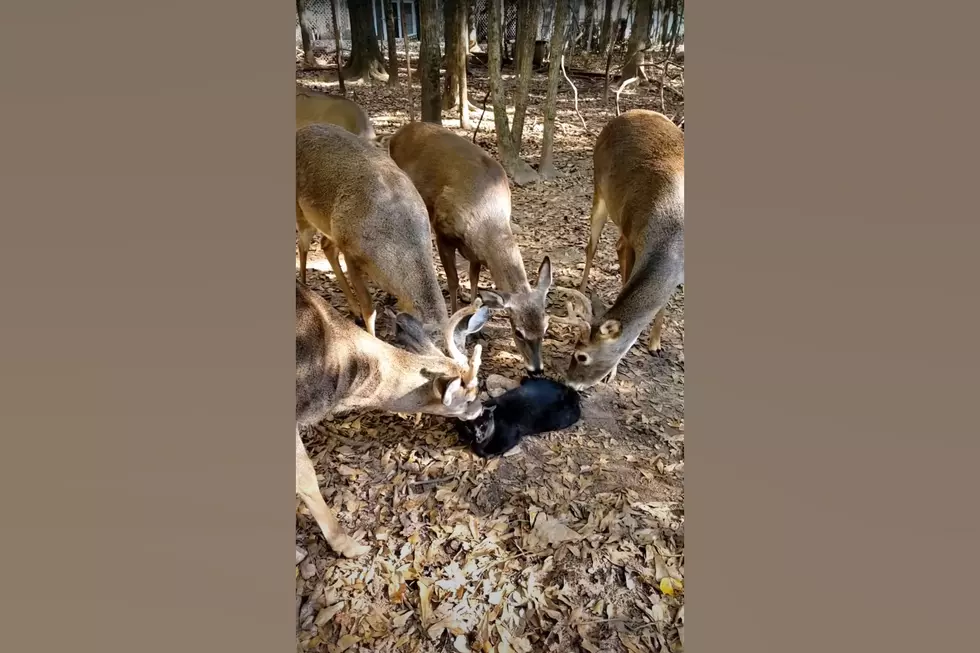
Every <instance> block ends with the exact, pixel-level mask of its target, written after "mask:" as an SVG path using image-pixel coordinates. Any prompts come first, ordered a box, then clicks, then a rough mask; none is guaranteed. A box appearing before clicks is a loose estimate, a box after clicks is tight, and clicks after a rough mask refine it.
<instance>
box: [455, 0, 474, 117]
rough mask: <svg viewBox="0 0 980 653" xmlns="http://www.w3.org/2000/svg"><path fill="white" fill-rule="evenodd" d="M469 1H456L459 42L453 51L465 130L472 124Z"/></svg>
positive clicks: (460, 113) (460, 115)
mask: <svg viewBox="0 0 980 653" xmlns="http://www.w3.org/2000/svg"><path fill="white" fill-rule="evenodd" d="M468 1H469V0H455V2H456V13H455V16H454V18H455V23H456V37H457V38H459V41H457V42H456V47H455V48H454V49H453V52H454V53H455V55H454V56H455V61H454V62H453V63H454V66H455V68H456V82H457V84H458V85H459V126H460V127H462V128H463V129H469V128H470V127H471V124H470V98H469V94H468V93H467V88H466V86H467V81H466V60H467V58H468V57H469V53H470V47H469V36H470V29H469V21H468V18H467V15H468V13H469V12H468V7H467V4H468Z"/></svg>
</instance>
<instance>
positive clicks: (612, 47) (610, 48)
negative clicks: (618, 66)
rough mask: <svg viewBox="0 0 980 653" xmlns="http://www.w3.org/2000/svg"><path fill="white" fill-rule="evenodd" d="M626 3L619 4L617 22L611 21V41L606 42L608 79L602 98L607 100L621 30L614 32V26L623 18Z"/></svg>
mask: <svg viewBox="0 0 980 653" xmlns="http://www.w3.org/2000/svg"><path fill="white" fill-rule="evenodd" d="M611 2H612V0H610V2H609V3H607V6H608V4H611ZM625 4H626V3H625V2H621V3H620V4H619V11H618V12H617V15H616V22H615V23H612V22H611V23H610V26H609V41H608V42H607V44H606V81H605V84H604V85H603V87H602V98H603V100H605V101H606V102H608V101H609V70H610V68H612V56H613V51H614V50H615V49H616V40H617V39H616V36H615V34H618V33H619V31H618V29H617V30H616V31H615V34H614V30H613V28H614V27H616V28H618V27H619V23H620V21H621V20H622V18H623V5H625Z"/></svg>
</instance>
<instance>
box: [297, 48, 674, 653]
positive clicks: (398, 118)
mask: <svg viewBox="0 0 980 653" xmlns="http://www.w3.org/2000/svg"><path fill="white" fill-rule="evenodd" d="M416 51H417V47H416ZM658 58H659V57H658ZM400 61H401V63H402V69H401V82H402V84H401V85H400V86H399V87H397V88H394V89H392V88H389V87H388V86H386V85H384V84H375V85H371V86H350V87H349V88H348V91H347V95H348V97H351V98H352V99H354V100H355V101H356V102H358V103H359V104H361V106H363V107H364V108H365V109H366V110H367V112H368V114H369V115H371V117H372V120H374V122H375V128H376V130H377V131H378V133H379V134H390V133H393V132H394V130H395V129H397V128H398V127H399V126H400V125H402V124H405V123H406V122H407V121H408V112H407V102H406V95H407V92H406V87H405V85H404V81H405V71H404V58H401V59H400ZM590 63H591V64H592V67H594V66H595V64H596V62H583V61H581V60H579V59H576V60H575V62H574V64H573V65H572V66H570V68H583V67H588V66H590ZM603 63H604V62H603ZM414 64H415V60H414V58H413V82H415V83H414V84H413V91H414V100H415V102H416V106H417V102H418V93H419V87H418V83H417V79H416V75H417V72H416V70H415V69H414ZM504 72H505V76H506V75H507V74H508V72H511V71H508V70H507V69H506V68H505V71H504ZM297 78H298V79H300V80H301V81H303V82H305V83H308V84H310V85H311V86H312V87H314V88H323V89H326V90H329V91H332V92H337V85H336V76H335V72H334V71H333V70H323V71H317V72H306V71H299V70H298V71H297ZM572 78H573V80H574V81H575V83H576V85H577V87H578V93H579V107H580V111H581V114H582V116H583V117H584V119H585V121H586V124H587V128H588V131H586V130H583V127H582V123H581V121H580V120H579V118H578V116H577V115H576V114H575V112H574V111H573V101H572V93H571V90H570V88H569V87H568V85H567V84H566V83H565V82H564V80H563V81H562V83H561V87H560V91H559V104H558V128H557V132H556V147H555V149H556V159H557V160H556V164H557V167H558V168H559V170H560V171H561V172H562V173H563V175H562V176H561V177H559V178H558V179H556V180H554V181H550V182H538V183H536V184H532V185H529V186H527V187H513V188H512V192H513V206H514V208H513V222H514V223H515V225H516V227H515V231H516V232H517V237H518V239H519V241H520V246H521V251H522V253H523V256H524V261H525V265H526V267H527V269H528V274H529V276H531V278H532V281H533V278H534V276H535V274H536V272H537V268H538V265H539V264H540V261H541V259H542V257H543V256H544V255H545V254H548V255H550V256H551V259H552V265H553V270H554V277H555V284H556V285H563V286H571V287H575V286H577V284H578V282H579V280H580V279H581V273H582V268H583V263H584V258H585V254H584V250H585V245H586V242H587V240H588V233H589V227H588V217H589V210H590V207H591V200H592V159H591V151H592V146H593V144H594V143H595V139H596V136H597V135H598V133H599V131H600V130H601V128H602V126H603V125H604V124H605V123H606V122H607V121H608V120H609V119H610V118H612V117H614V116H615V102H614V100H612V99H610V102H609V104H608V105H607V104H606V103H604V102H603V101H602V80H601V79H589V78H587V77H583V76H576V75H573V76H572ZM486 83H487V79H486V69H485V68H484V67H482V66H480V65H479V64H476V65H474V66H473V68H472V71H471V75H470V77H469V84H470V101H471V102H472V103H473V104H476V105H478V106H480V105H482V102H483V97H484V94H485V93H486ZM668 83H669V84H670V85H671V87H672V88H674V89H677V91H678V92H676V93H675V92H673V91H668V92H667V93H666V94H665V99H666V102H667V106H666V110H665V111H664V112H665V113H666V114H667V115H668V117H674V116H675V115H678V114H680V115H682V112H683V104H682V102H681V103H679V104H678V102H679V101H680V100H681V97H682V96H681V93H682V92H683V78H682V69H679V68H673V67H672V68H671V74H670V76H669V77H668ZM507 85H508V89H510V87H511V86H512V85H513V79H512V78H508V79H507ZM545 88H546V78H545V76H544V75H543V74H535V75H534V77H533V80H532V88H531V95H532V100H531V107H530V109H529V111H528V118H527V127H526V131H525V141H524V143H525V144H524V147H523V150H522V154H523V157H524V158H525V160H527V161H529V162H530V163H531V164H532V165H535V166H536V165H537V162H538V156H539V154H540V143H541V136H542V108H543V103H544V97H545V93H546V90H545ZM511 104H512V103H511ZM620 104H621V106H622V108H623V109H624V110H625V109H627V108H633V107H643V108H651V109H656V110H660V109H661V106H660V91H659V87H658V85H657V84H656V83H651V84H644V85H642V86H640V87H639V88H638V89H637V88H636V87H635V86H634V87H633V88H632V89H631V92H629V94H626V93H624V94H623V96H622V97H621V99H620ZM443 116H444V124H445V126H447V127H450V128H452V129H453V130H454V131H456V132H457V133H459V134H460V135H465V136H466V137H467V138H471V137H472V131H470V132H468V133H464V132H463V131H461V130H459V129H458V126H459V120H458V113H457V112H456V111H455V110H453V111H446V112H444V114H443ZM478 117H479V114H477V115H475V116H474V118H475V119H476V118H478ZM679 120H680V118H677V121H679ZM495 138H496V137H495V135H494V132H493V120H492V116H487V117H484V119H483V123H482V126H481V128H480V131H479V135H478V138H477V142H478V143H479V144H480V145H481V146H482V147H484V148H485V149H487V150H488V151H490V152H491V153H493V154H494V155H496V143H495ZM290 213H291V212H290ZM617 235H618V234H617V231H616V227H615V225H613V224H612V222H610V223H609V224H608V225H607V226H606V229H605V231H604V233H603V237H602V241H601V244H600V247H599V251H598V254H597V257H596V265H595V267H594V268H593V271H592V274H591V275H590V289H591V290H593V291H595V292H598V293H599V294H600V295H601V297H602V298H603V300H604V301H605V302H606V303H607V304H608V303H610V302H612V300H613V299H614V298H615V296H616V294H617V292H618V290H619V285H620V282H619V272H618V263H617V261H616V254H615V242H616V238H617ZM433 260H434V261H435V266H436V269H437V271H438V273H439V275H440V279H441V280H442V282H443V288H444V291H445V274H444V271H443V269H442V266H441V265H440V263H439V261H438V257H437V256H436V254H435V249H434V248H433ZM310 261H311V262H310V272H309V279H308V282H309V285H310V287H311V288H313V289H315V290H316V291H318V292H320V293H321V294H322V295H324V296H326V297H328V298H329V299H330V301H331V303H332V304H333V306H335V307H337V308H338V309H340V310H341V311H342V312H344V313H346V314H350V312H349V309H348V307H347V304H346V302H345V300H344V297H343V294H342V293H341V292H340V290H339V288H338V287H337V285H336V282H335V279H334V277H333V273H332V271H331V270H330V267H329V265H328V264H327V262H326V260H325V259H324V257H323V256H322V254H321V252H320V250H319V248H318V246H315V247H314V250H313V252H311V257H310ZM297 267H298V259H297ZM458 269H459V275H460V285H461V287H462V288H463V289H466V290H468V288H469V279H468V277H467V266H466V265H465V264H464V263H463V261H462V259H460V260H459V265H458ZM480 284H481V287H491V280H490V278H489V275H488V273H487V272H486V270H484V272H483V275H482V276H481V279H480ZM375 301H376V302H378V303H379V304H385V305H388V306H393V304H394V300H393V299H392V298H390V297H387V296H384V295H383V294H382V293H380V292H376V293H375ZM551 307H552V312H553V313H554V314H557V315H564V314H565V309H564V302H563V299H562V297H561V295H559V294H558V293H555V292H554V291H553V292H552V293H551ZM389 326H390V325H389V324H388V323H387V322H386V321H385V320H384V319H383V318H382V317H381V314H379V335H381V336H382V337H385V336H386V330H387V328H388V327H389ZM479 341H480V342H483V344H484V355H483V360H484V363H483V367H482V369H481V371H482V374H481V377H483V379H484V380H485V378H486V376H487V375H489V374H492V373H496V374H502V375H504V376H507V377H510V378H515V379H516V378H519V377H520V376H521V375H522V366H521V365H520V362H519V357H518V355H517V353H516V350H515V348H514V345H513V343H512V341H511V337H510V332H509V328H508V327H507V323H506V321H505V318H503V317H495V318H494V319H493V320H492V321H491V323H490V324H488V325H487V327H486V328H485V330H484V332H483V333H482V334H481V335H480V339H479ZM644 342H645V334H644V336H643V337H641V338H640V340H639V341H638V343H637V345H635V346H634V347H633V349H632V350H631V351H630V352H629V354H627V356H626V357H625V358H624V359H623V362H622V363H621V364H620V366H619V373H618V376H617V378H616V379H615V381H614V382H613V383H612V384H611V385H608V384H601V385H599V386H596V387H594V388H592V389H590V390H587V391H585V393H584V394H583V419H582V420H581V421H580V422H579V423H578V424H577V425H576V426H575V427H573V428H571V429H568V430H567V431H564V432H560V433H555V434H550V435H545V436H540V437H535V438H530V439H528V440H526V441H525V442H523V443H522V444H521V446H520V450H519V452H518V453H517V454H516V455H512V456H507V457H504V458H498V459H495V460H492V461H484V460H481V459H480V458H478V457H476V456H475V455H473V454H472V453H470V452H469V451H468V450H467V449H465V448H463V447H462V446H460V445H458V444H457V442H456V435H455V432H454V430H453V427H452V425H451V423H450V422H448V421H446V420H444V419H440V418H437V417H429V416H421V418H417V417H416V416H414V415H413V416H399V415H387V414H382V413H361V414H351V415H346V416H343V417H339V418H335V419H332V420H328V421H325V422H323V423H322V424H321V425H319V426H318V427H316V428H315V429H312V430H309V431H307V432H305V433H304V440H305V441H306V443H307V447H308V449H309V451H310V454H311V456H312V458H313V461H314V464H315V465H316V468H317V472H318V473H319V474H322V481H321V487H322V489H323V493H324V496H325V498H326V500H327V503H328V504H329V505H330V506H331V507H332V508H333V509H334V510H336V512H337V515H338V518H339V519H340V521H341V522H342V523H343V524H344V525H345V527H346V528H347V529H348V532H350V533H352V534H354V535H355V536H356V537H358V538H360V539H361V541H363V542H365V543H367V544H369V545H370V546H371V547H372V553H371V554H370V555H369V556H365V557H364V558H362V559H360V560H344V559H341V558H338V557H337V556H335V555H334V554H333V553H332V552H331V551H330V550H329V549H328V548H327V546H326V543H325V542H324V541H323V539H322V537H321V536H320V534H319V531H318V530H317V528H316V525H315V523H314V522H313V520H312V519H311V518H310V517H309V515H308V514H306V513H305V509H301V511H300V513H299V515H298V516H297V531H296V544H297V549H298V552H297V560H298V562H297V611H298V623H299V630H298V633H297V637H298V644H297V646H298V650H303V651H331V652H335V651H336V652H339V651H413V652H414V651H453V650H455V651H499V652H500V653H506V652H507V651H517V652H521V653H529V652H531V651H578V650H584V651H592V652H595V651H680V650H682V647H683V628H684V612H683V592H684V588H683V578H684V510H683V481H684V294H683V289H678V291H677V293H676V294H675V296H674V298H673V299H672V301H671V303H670V306H669V308H668V313H667V320H666V323H665V328H664V335H663V343H664V348H663V351H661V352H659V353H658V354H651V353H649V352H648V351H647V350H646V348H645V347H644V346H643V343H644ZM572 344H573V334H572V333H571V331H570V329H569V328H568V327H566V326H564V325H557V324H556V325H554V326H552V327H551V329H550V330H549V334H548V337H547V339H546V341H545V345H544V351H543V356H544V362H545V366H546V370H547V373H548V374H549V375H550V376H553V377H560V376H561V374H562V373H563V371H564V370H565V368H566V367H567V365H568V360H569V357H570V355H571V347H572ZM470 346H472V345H470Z"/></svg>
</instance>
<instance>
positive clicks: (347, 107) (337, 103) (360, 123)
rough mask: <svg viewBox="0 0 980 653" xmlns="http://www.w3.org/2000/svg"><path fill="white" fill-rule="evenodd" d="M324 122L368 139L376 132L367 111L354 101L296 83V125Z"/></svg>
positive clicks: (370, 139) (373, 136)
mask: <svg viewBox="0 0 980 653" xmlns="http://www.w3.org/2000/svg"><path fill="white" fill-rule="evenodd" d="M317 123H326V124H331V125H338V126H340V127H343V128H344V129H346V130H347V131H349V132H351V133H352V134H356V135H358V136H360V137H361V138H364V139H367V140H368V141H375V140H376V139H377V134H376V133H375V131H374V125H372V124H371V119H370V118H369V117H368V115H367V113H366V112H365V111H364V109H362V108H361V107H360V106H359V105H358V104H357V103H356V102H354V101H352V100H349V99H348V98H345V97H340V96H338V95H329V94H327V93H320V92H318V91H314V90H312V89H309V88H306V87H305V86H302V85H301V84H299V83H297V84H296V127H303V126H305V125H311V124H317Z"/></svg>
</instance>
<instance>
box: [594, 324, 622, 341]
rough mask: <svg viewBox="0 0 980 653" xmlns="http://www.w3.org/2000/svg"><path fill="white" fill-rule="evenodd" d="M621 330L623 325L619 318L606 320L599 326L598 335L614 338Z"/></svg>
mask: <svg viewBox="0 0 980 653" xmlns="http://www.w3.org/2000/svg"><path fill="white" fill-rule="evenodd" d="M622 331H623V325H622V324H620V323H619V320H606V321H605V322H603V323H602V325H601V326H600V327H599V335H601V336H602V337H603V338H616V337H618V336H619V334H620V333H622Z"/></svg>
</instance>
